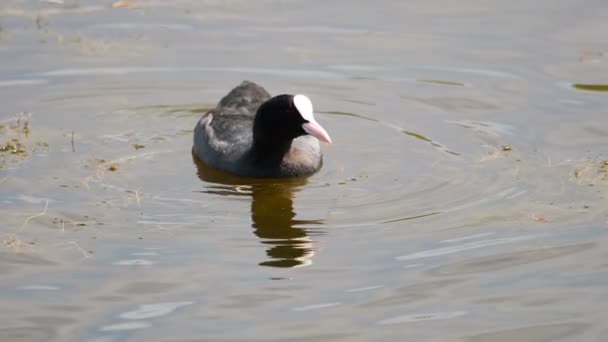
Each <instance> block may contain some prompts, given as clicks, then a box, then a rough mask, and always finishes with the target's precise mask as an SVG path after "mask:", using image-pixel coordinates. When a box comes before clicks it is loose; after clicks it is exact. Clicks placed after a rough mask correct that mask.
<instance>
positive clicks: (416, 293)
mask: <svg viewBox="0 0 608 342" xmlns="http://www.w3.org/2000/svg"><path fill="white" fill-rule="evenodd" d="M463 281H464V279H446V280H438V281H428V282H421V283H416V284H411V285H407V286H404V287H400V288H397V289H393V290H392V291H390V293H389V294H388V295H386V294H384V295H383V296H382V297H381V298H377V299H372V300H370V301H368V302H365V303H362V304H361V305H360V306H361V307H364V308H371V307H382V308H386V307H390V306H403V305H405V306H407V305H408V304H412V303H415V302H419V301H422V300H425V299H428V298H432V297H433V296H434V295H435V292H436V291H438V290H440V289H443V288H446V287H449V286H451V285H456V284H459V283H461V282H463ZM383 292H385V291H383ZM380 293H381V292H379V294H380Z"/></svg>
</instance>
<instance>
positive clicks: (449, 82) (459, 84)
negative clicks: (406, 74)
mask: <svg viewBox="0 0 608 342" xmlns="http://www.w3.org/2000/svg"><path fill="white" fill-rule="evenodd" d="M416 81H418V82H421V83H431V84H439V85H447V86H458V87H464V86H465V84H464V83H462V82H455V81H444V80H416Z"/></svg>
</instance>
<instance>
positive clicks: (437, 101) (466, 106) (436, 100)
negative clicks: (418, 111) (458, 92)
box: [404, 96, 498, 112]
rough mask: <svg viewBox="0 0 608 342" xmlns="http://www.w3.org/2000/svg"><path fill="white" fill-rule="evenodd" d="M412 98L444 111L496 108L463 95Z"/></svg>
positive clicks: (472, 110) (488, 109)
mask: <svg viewBox="0 0 608 342" xmlns="http://www.w3.org/2000/svg"><path fill="white" fill-rule="evenodd" d="M404 98H406V99H409V100H412V98H410V97H404ZM413 100H415V101H417V102H420V103H423V104H426V105H429V106H432V107H435V108H439V109H441V110H444V111H446V112H478V111H491V110H496V109H498V107H497V106H496V105H494V104H491V103H488V102H486V101H482V100H479V99H470V98H464V97H443V96H433V97H429V98H413Z"/></svg>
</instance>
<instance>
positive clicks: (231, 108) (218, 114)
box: [194, 81, 270, 170]
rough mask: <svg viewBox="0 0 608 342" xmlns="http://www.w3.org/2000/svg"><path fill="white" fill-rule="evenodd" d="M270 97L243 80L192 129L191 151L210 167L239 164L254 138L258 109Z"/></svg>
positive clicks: (261, 89) (263, 90)
mask: <svg viewBox="0 0 608 342" xmlns="http://www.w3.org/2000/svg"><path fill="white" fill-rule="evenodd" d="M268 99H270V94H268V92H267V91H266V90H265V89H264V88H262V87H261V86H259V85H257V84H255V83H253V82H250V81H243V83H241V84H240V85H239V86H237V87H235V88H234V89H232V90H231V91H230V92H229V93H228V94H227V95H226V96H224V97H223V98H222V99H221V100H220V102H219V103H218V105H217V106H216V107H215V108H214V109H212V110H210V111H209V112H207V113H206V114H205V115H203V117H202V118H201V119H200V120H199V121H198V122H197V124H196V127H195V128H194V153H195V154H196V156H197V157H198V158H199V159H201V160H202V161H204V162H205V163H207V164H208V165H210V166H212V167H216V168H219V169H224V170H232V169H235V168H238V167H239V162H240V161H241V160H242V157H243V155H244V154H245V153H246V152H247V151H248V150H249V148H250V147H251V143H252V140H253V119H254V118H255V114H256V112H257V110H258V108H259V107H260V106H261V105H262V104H263V103H264V102H266V101H267V100H268Z"/></svg>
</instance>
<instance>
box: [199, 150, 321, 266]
mask: <svg viewBox="0 0 608 342" xmlns="http://www.w3.org/2000/svg"><path fill="white" fill-rule="evenodd" d="M192 160H193V161H194V164H195V165H196V167H197V175H198V177H199V178H200V179H201V180H202V181H203V182H204V183H205V190H203V192H205V193H210V194H216V195H222V196H250V197H251V222H252V223H251V227H252V228H253V233H254V234H255V235H256V236H257V237H258V238H260V242H261V243H262V244H264V245H265V246H267V249H266V255H267V256H268V260H266V261H263V262H261V263H259V265H260V266H271V267H301V266H308V265H310V264H312V257H313V256H314V254H315V252H314V249H315V248H314V244H315V241H314V240H313V239H312V238H311V237H310V235H312V234H311V233H312V232H311V230H309V229H307V228H305V227H304V226H310V225H322V224H324V222H323V220H299V219H296V218H295V217H296V215H297V213H296V211H295V209H294V205H293V198H294V195H295V193H296V192H297V191H298V190H299V189H300V188H301V187H302V186H304V185H306V183H307V182H308V181H307V179H306V178H286V179H256V178H245V177H238V176H234V175H231V174H228V173H226V172H223V171H220V170H217V169H213V168H210V167H209V166H207V165H205V164H204V163H202V162H201V161H200V160H198V158H196V157H195V156H194V155H192ZM315 234H318V232H315Z"/></svg>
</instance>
